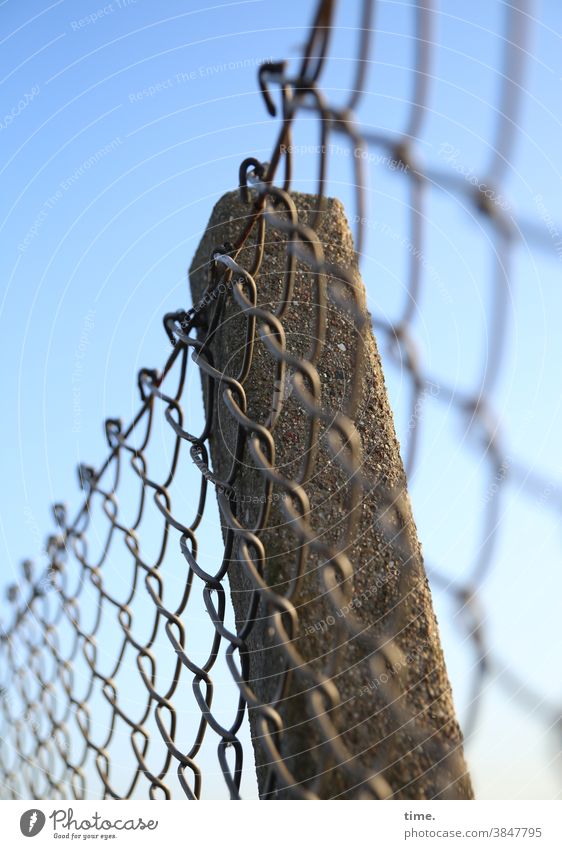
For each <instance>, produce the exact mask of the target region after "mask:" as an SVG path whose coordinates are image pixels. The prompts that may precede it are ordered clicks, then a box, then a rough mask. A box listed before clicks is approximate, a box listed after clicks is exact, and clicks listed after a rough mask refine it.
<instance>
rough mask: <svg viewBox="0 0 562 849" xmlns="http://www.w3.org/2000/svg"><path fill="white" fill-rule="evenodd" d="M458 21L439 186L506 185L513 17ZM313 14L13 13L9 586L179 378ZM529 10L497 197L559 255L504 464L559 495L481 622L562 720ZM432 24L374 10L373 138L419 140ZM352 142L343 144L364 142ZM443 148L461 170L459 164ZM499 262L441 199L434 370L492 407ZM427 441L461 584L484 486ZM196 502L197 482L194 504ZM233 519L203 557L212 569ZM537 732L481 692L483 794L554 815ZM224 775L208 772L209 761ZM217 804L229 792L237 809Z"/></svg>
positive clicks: (450, 567) (425, 302) (460, 667)
mask: <svg viewBox="0 0 562 849" xmlns="http://www.w3.org/2000/svg"><path fill="white" fill-rule="evenodd" d="M341 5H342V6H343V9H342V10H340V16H339V18H338V22H339V30H338V33H337V34H336V37H335V38H334V42H333V45H332V57H333V58H332V59H331V61H330V63H329V65H328V67H327V69H326V76H325V80H324V85H323V87H324V89H325V90H326V91H327V92H328V94H329V96H330V99H331V100H333V101H335V102H341V101H342V100H343V98H344V97H345V92H346V90H347V88H348V86H349V84H350V81H351V79H352V73H353V63H352V61H351V60H352V57H353V55H354V51H355V40H356V37H357V32H356V27H357V24H358V19H357V17H356V16H355V15H354V14H353V11H354V6H355V4H352V3H346V4H341ZM441 7H442V8H441V11H440V13H439V14H438V15H436V16H435V20H434V23H435V28H434V33H433V38H434V40H435V41H436V46H435V47H433V48H432V51H431V54H432V66H431V70H430V74H431V82H430V90H429V91H430V94H429V109H428V112H427V115H426V118H425V122H424V124H423V128H422V133H421V137H420V140H419V142H418V145H417V149H416V152H417V156H418V157H419V161H420V162H422V163H423V166H424V167H427V168H430V167H432V168H438V169H445V170H446V169H447V168H450V169H453V167H454V163H462V167H463V168H464V169H465V170H466V171H468V170H469V169H474V172H475V173H476V174H481V173H486V171H487V168H488V166H489V163H490V162H491V161H492V159H493V152H494V145H495V140H496V136H495V129H496V126H497V122H498V106H499V97H500V90H501V70H502V65H501V56H502V44H503V32H504V26H505V13H506V6H505V4H503V3H501V2H493V3H490V2H485V0H476V1H475V2H472V3H471V4H469V5H467V4H465V3H461V2H460V0H451V2H447V3H442V4H441ZM313 8H314V3H312V2H311V1H310V0H305V2H296V0H287V2H284V3H274V2H272V0H249V2H234V3H224V4H216V5H209V4H203V3H198V2H179V1H178V2H175V0H166V2H162V3H155V2H149V0H135V2H133V0H129V2H125V0H120V2H117V0H112V2H110V3H109V4H107V5H106V6H102V7H100V6H98V5H96V4H95V3H91V2H89V0H87V2H68V0H61V2H55V3H48V2H35V0H26V2H25V3H21V2H16V0H6V2H4V3H0V23H1V34H0V42H1V46H2V52H1V54H0V92H1V95H2V108H1V109H0V144H1V146H2V157H1V160H0V180H1V186H2V192H1V196H0V207H1V209H0V229H1V234H2V251H1V252H0V279H1V285H2V293H1V299H0V346H1V356H2V361H3V363H4V364H5V369H4V378H3V379H4V396H3V397H4V414H3V416H2V419H1V422H0V435H1V439H2V444H3V445H4V452H3V475H2V477H3V481H4V486H3V487H1V491H0V520H1V527H0V531H1V537H0V540H1V546H2V559H1V562H2V566H1V569H2V572H1V579H0V580H1V582H2V583H5V584H8V583H10V582H12V581H14V579H15V576H17V575H18V574H19V563H20V561H21V560H22V559H23V558H24V557H27V556H32V557H34V558H35V559H36V560H37V563H38V564H41V563H44V556H43V555H42V554H41V545H42V539H43V537H44V534H45V533H46V532H48V531H50V530H51V529H52V521H51V517H50V512H49V505H50V504H51V503H52V502H55V501H60V500H64V501H66V502H67V503H68V504H69V506H70V507H72V508H76V506H77V505H78V504H79V502H80V493H79V492H78V489H77V486H76V471H75V470H76V465H77V463H78V462H81V461H85V462H89V463H92V464H93V465H99V463H100V462H101V461H102V459H103V458H104V456H105V452H106V443H105V438H104V434H103V428H102V422H103V420H104V419H105V418H106V417H108V416H120V417H121V418H122V419H123V420H124V421H128V420H130V419H131V418H132V417H133V415H134V413H135V412H136V409H137V406H138V401H139V398H138V390H137V388H136V375H137V372H138V369H139V368H140V367H142V366H150V367H159V366H161V365H162V364H163V362H164V361H165V358H166V356H167V354H168V350H169V347H168V343H167V340H166V337H165V334H164V331H163V329H162V323H161V317H162V315H163V314H164V313H165V312H166V311H168V310H170V309H175V308H178V307H182V306H186V305H187V304H188V303H189V294H188V285H187V277H186V269H187V267H188V266H189V263H190V261H191V257H192V256H193V253H194V250H195V248H196V245H197V244H198V242H199V239H200V238H201V235H202V233H203V230H204V228H205V225H206V222H207V220H208V217H209V214H210V211H211V209H212V206H213V204H214V203H215V202H216V200H217V199H218V198H219V197H220V196H221V194H223V193H224V192H225V191H227V190H229V189H232V188H234V187H235V186H236V183H237V172H238V165H239V163H240V161H241V160H242V159H243V158H245V156H247V155H253V156H256V157H258V158H261V159H266V158H268V156H269V154H270V151H271V146H272V142H273V139H274V135H275V131H276V127H275V124H274V121H273V120H272V119H271V118H270V117H269V116H268V115H267V113H266V110H265V109H264V106H263V103H262V101H261V98H260V96H259V92H258V89H257V79H256V73H257V67H258V65H259V64H260V62H262V61H264V60H267V59H279V58H281V57H283V58H288V59H292V58H293V59H294V58H295V57H297V56H298V55H299V51H300V49H301V47H302V44H303V41H304V38H305V34H306V27H307V25H308V23H309V21H310V19H311V16H312V12H313ZM533 11H534V15H536V17H537V20H535V21H534V22H533V23H532V26H531V27H530V31H531V40H530V43H529V48H528V52H529V55H528V57H527V60H528V61H527V68H526V75H525V78H524V85H523V89H524V91H523V97H522V100H521V111H520V114H519V116H518V121H517V123H518V125H519V126H518V128H517V136H516V143H515V146H514V149H513V155H512V156H510V161H509V164H508V167H507V168H506V171H505V175H504V178H503V179H502V182H501V191H502V194H505V196H506V197H508V198H509V200H510V202H511V203H512V205H513V209H514V211H515V213H516V217H517V219H518V220H524V221H535V222H536V223H537V227H538V229H539V230H540V231H541V233H542V241H543V246H542V247H541V248H539V247H537V245H536V244H535V243H534V242H532V241H527V240H526V239H525V238H523V239H522V240H521V243H520V244H519V245H518V246H517V248H516V249H515V250H514V253H513V263H512V272H511V275H510V279H509V297H508V308H507V313H508V316H507V317H508V325H507V327H508V330H507V337H506V345H505V352H504V357H503V360H502V364H501V371H500V373H499V378H498V382H497V384H496V385H495V387H494V390H493V394H492V401H493V405H494V408H495V410H496V414H497V415H498V418H499V420H500V422H501V426H502V432H503V433H504V434H505V440H506V443H505V444H506V451H507V454H508V455H509V457H510V458H511V460H512V461H513V462H514V463H516V462H517V463H521V464H522V465H524V466H525V467H527V468H529V469H532V470H533V471H534V473H536V474H537V475H539V476H540V478H541V482H542V483H541V487H542V496H541V493H540V492H539V494H538V495H536V496H531V497H528V496H526V495H525V494H524V493H523V492H522V491H521V489H520V485H519V484H518V483H514V484H513V485H509V486H508V487H507V488H506V497H505V501H504V502H503V510H504V513H503V514H502V521H501V526H500V529H499V534H498V549H497V552H496V556H495V558H494V565H493V569H492V571H491V572H490V574H489V576H488V578H487V580H486V581H485V583H484V586H483V588H482V594H481V601H482V604H483V606H484V609H485V610H486V615H487V620H486V622H487V629H488V636H489V639H490V641H491V644H492V646H493V648H494V652H497V654H498V655H499V656H500V657H501V659H502V660H503V661H504V662H505V663H506V664H507V665H508V666H510V667H512V668H513V669H514V670H517V672H518V673H519V674H520V675H521V676H522V677H524V678H525V679H526V680H527V681H528V682H529V684H530V685H531V686H532V687H533V688H535V689H536V690H537V691H538V692H540V693H542V694H544V696H545V697H548V698H549V699H550V700H551V701H552V702H553V703H560V698H561V696H562V693H561V687H560V680H559V677H557V674H556V672H555V670H556V668H558V667H559V665H560V664H559V658H560V650H561V637H560V627H559V599H560V594H561V592H562V579H561V578H560V568H559V565H560V554H561V529H560V497H559V496H558V495H557V492H558V490H557V489H556V486H557V482H558V481H562V457H561V454H560V450H559V433H560V425H561V418H562V417H561V410H560V382H561V378H560V366H559V363H560V362H561V361H562V337H561V335H560V333H559V316H560V314H561V310H562V287H561V286H560V282H561V269H562V265H561V261H562V250H561V248H560V246H559V245H557V238H558V237H557V234H556V227H557V226H559V227H560V228H561V229H562V200H561V193H560V168H561V165H562V162H561V153H560V80H561V76H562V58H561V56H562V52H561V50H560V30H561V25H562V7H561V6H560V4H558V3H556V2H554V0H543V2H542V3H540V4H539V3H537V4H533ZM414 23H415V22H414V14H413V4H412V3H411V2H404V3H400V2H382V3H380V4H378V12H377V20H376V27H377V34H376V38H375V46H374V52H373V55H372V61H371V62H370V64H369V73H368V78H367V85H366V88H367V92H368V93H367V94H366V96H365V98H364V99H363V101H362V104H361V107H360V109H359V115H358V117H359V119H360V120H361V122H362V124H363V125H365V126H368V127H369V128H370V129H371V130H376V131H382V132H384V133H389V134H391V135H394V134H396V135H398V134H400V133H401V132H403V131H404V128H405V125H406V121H407V118H408V113H409V105H410V101H411V88H412V79H413V77H412V68H413V63H414V47H415V41H414V38H413V36H414V32H415V30H414ZM316 129H317V128H316V125H315V123H314V122H313V121H311V120H310V119H309V118H308V119H307V118H306V117H303V118H302V119H301V120H300V122H299V124H298V125H297V132H296V134H295V144H298V145H301V146H302V147H303V149H304V148H306V147H307V145H310V144H314V143H316V142H317V138H316ZM333 142H334V144H336V143H338V144H340V143H341V145H342V146H343V145H345V139H343V138H339V139H338V138H336V137H334V139H333ZM371 150H372V152H373V157H372V161H371V162H370V163H369V167H368V179H369V188H370V191H369V210H368V220H369V223H368V225H367V227H366V235H367V240H366V244H365V251H364V257H363V260H362V263H363V264H362V269H363V276H364V279H365V283H366V286H367V291H368V295H369V306H370V309H371V311H372V313H373V314H374V315H383V316H386V317H387V318H389V319H393V318H395V317H396V316H397V315H398V314H399V312H400V310H401V308H402V304H403V299H404V287H405V280H406V274H407V262H408V256H409V255H408V250H407V244H408V238H409V237H408V230H407V212H408V204H409V195H408V185H409V183H408V180H407V178H406V177H404V175H401V174H400V173H397V172H393V171H391V170H390V169H389V168H388V167H387V166H386V165H385V163H384V162H381V161H380V156H377V155H376V154H377V150H376V149H375V148H372V149H371ZM444 150H455V151H458V155H456V158H455V159H454V160H451V161H450V162H446V161H444V160H445V157H444V154H443V151H444ZM352 163H353V156H352V153H351V151H349V149H347V150H345V149H342V150H338V151H334V152H333V155H332V156H331V159H330V166H329V172H328V176H329V186H328V193H329V194H333V195H337V196H339V197H341V198H342V199H343V200H344V202H345V204H346V208H347V210H348V215H349V218H350V220H353V216H354V215H355V214H356V210H355V207H354V196H353V190H352V189H353V186H352V181H353V171H352V168H351V166H352ZM314 174H315V158H314V155H312V154H310V153H307V152H303V153H302V154H300V155H298V156H297V157H296V171H295V183H294V187H295V188H296V189H299V190H303V191H307V190H308V191H312V190H313V189H314ZM558 222H560V224H559V225H558ZM549 223H550V226H549ZM494 250H495V242H494V238H493V233H492V232H491V231H490V229H489V227H488V225H487V224H486V222H485V221H483V220H482V218H481V217H480V218H479V217H477V216H476V214H475V212H474V208H473V206H471V205H469V204H467V203H466V198H464V197H460V198H459V195H458V194H455V193H451V192H449V193H448V192H445V191H443V192H439V191H432V192H431V193H430V194H429V196H428V202H427V208H426V221H425V237H424V246H423V252H424V272H423V282H422V290H421V292H422V294H421V297H420V299H419V302H418V303H417V305H416V311H415V319H414V323H413V328H414V332H415V336H416V340H417V343H418V346H419V349H420V352H421V355H422V358H423V362H424V366H425V367H426V368H427V371H428V372H429V373H431V375H433V376H434V377H435V379H436V380H437V381H438V382H439V383H440V384H441V383H442V384H443V385H445V384H446V385H452V386H453V387H455V391H456V392H457V393H459V394H462V393H464V392H470V391H472V392H474V391H476V390H477V388H478V386H479V380H480V376H481V370H482V363H483V361H484V359H485V357H486V356H487V354H488V353H489V350H490V341H491V338H492V335H493V334H492V330H493V328H492V327H491V325H490V304H491V298H492V290H491V276H492V271H493V263H494ZM382 353H383V359H384V364H385V367H386V375H387V381H388V385H389V391H390V394H391V400H392V402H393V406H394V409H395V413H396V423H397V428H398V431H399V435H400V438H401V441H402V443H403V444H404V445H406V444H407V439H408V419H409V416H410V411H409V408H408V397H409V383H408V381H407V379H406V376H405V375H404V373H403V372H401V371H400V369H399V368H396V367H395V366H394V365H393V363H392V358H391V357H390V355H389V354H388V352H387V351H386V349H385V346H384V344H383V345H382ZM420 427H421V431H420V432H421V441H420V447H419V455H418V465H417V466H416V468H415V471H414V474H413V476H412V479H411V482H410V487H411V494H412V499H413V506H414V513H415V516H416V521H417V523H418V527H419V532H420V537H421V539H422V542H423V545H424V551H425V555H426V558H427V561H428V563H430V564H432V565H435V566H436V567H438V568H439V569H440V570H441V571H442V572H444V573H445V574H446V575H448V576H450V577H451V578H455V577H459V576H463V575H466V574H468V573H469V571H470V568H471V566H472V565H473V563H474V561H475V559H476V557H477V555H478V544H479V539H480V538H479V531H480V527H481V522H482V519H483V512H484V509H485V507H486V502H485V498H486V492H487V489H488V488H489V486H490V481H489V479H488V475H487V466H486V465H485V463H484V462H483V460H482V455H481V451H479V449H478V447H477V445H476V443H475V438H474V434H472V433H471V432H470V431H469V430H468V429H467V421H466V419H465V418H464V417H463V416H461V415H459V413H458V410H457V408H456V407H455V405H447V404H443V403H442V402H441V401H440V400H437V401H435V402H433V401H431V402H430V403H428V404H426V405H425V406H424V407H423V411H422V412H421V414H420ZM159 444H161V446H163V445H164V437H162V442H161V443H159ZM155 462H156V461H155ZM189 487H190V484H189V481H188V479H187V478H186V482H185V489H184V492H183V497H184V498H186V500H187V502H189V494H190V489H189ZM179 497H180V498H181V497H182V493H180V494H179ZM214 521H215V525H214V527H213V519H211V520H209V525H208V527H206V528H205V529H204V531H203V535H202V539H203V541H204V543H205V544H206V545H207V547H208V551H209V554H208V556H209V558H210V560H212V558H213V554H214V550H213V539H214V534H216V517H215V519H214ZM203 547H205V546H203ZM170 580H172V578H171V579H170ZM435 603H436V607H437V610H438V614H439V619H440V624H441V628H442V636H443V641H444V646H445V651H446V657H447V660H448V664H449V668H450V674H451V678H452V681H453V685H454V690H455V696H456V701H457V703H458V706H459V711H460V714H461V717H462V715H463V711H464V710H465V708H466V704H465V702H466V699H467V698H468V677H467V668H468V667H469V666H470V664H471V663H472V662H473V657H472V654H471V653H470V651H469V650H468V648H467V645H466V642H465V641H464V634H463V631H462V629H461V628H459V627H458V625H457V624H456V620H455V618H454V615H453V614H454V609H453V608H452V606H451V604H450V602H449V601H448V600H447V598H446V596H444V595H442V593H440V592H439V590H438V589H437V588H436V595H435ZM2 610H3V612H4V613H6V605H5V604H4V603H3V608H2ZM200 615H201V616H203V614H202V613H201V614H200ZM225 678H226V674H225ZM225 710H226V708H225ZM531 713H532V711H530V710H529V709H528V708H523V709H520V708H519V707H518V706H517V705H516V704H515V703H514V702H512V701H511V700H510V699H509V698H508V697H506V696H505V694H504V693H503V692H501V691H500V690H499V688H497V687H496V686H494V685H492V686H490V688H489V690H488V691H487V692H486V696H485V700H484V710H483V713H482V715H481V719H480V725H479V728H478V734H477V735H476V736H475V738H474V741H473V742H472V744H471V746H470V748H469V751H468V754H469V759H470V763H471V767H472V769H473V773H474V776H475V781H476V786H477V789H478V791H479V793H480V795H481V796H483V797H488V798H494V797H495V798H500V797H507V798H514V797H515V798H532V797H538V798H552V797H554V796H555V795H556V794H558V793H559V791H560V773H559V772H557V771H556V769H555V768H554V767H553V766H552V765H549V761H550V760H552V758H553V756H554V742H555V741H553V739H552V738H551V737H549V736H546V735H545V728H544V724H543V723H540V722H538V721H536V719H535V718H533V716H532V715H531ZM205 757H206V758H208V761H206V763H208V765H209V767H208V768H209V769H211V766H210V764H211V763H212V762H213V753H212V751H211V749H209V752H208V753H206V755H205ZM215 768H216V764H215ZM219 786H220V780H219V779H217V782H216V792H217V793H218V792H219V791H218V788H219ZM250 786H251V779H250V778H248V788H250ZM214 788H215V784H211V790H210V791H209V792H210V793H211V795H212V794H213V793H214V792H215V790H214ZM249 792H251V789H249Z"/></svg>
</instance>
